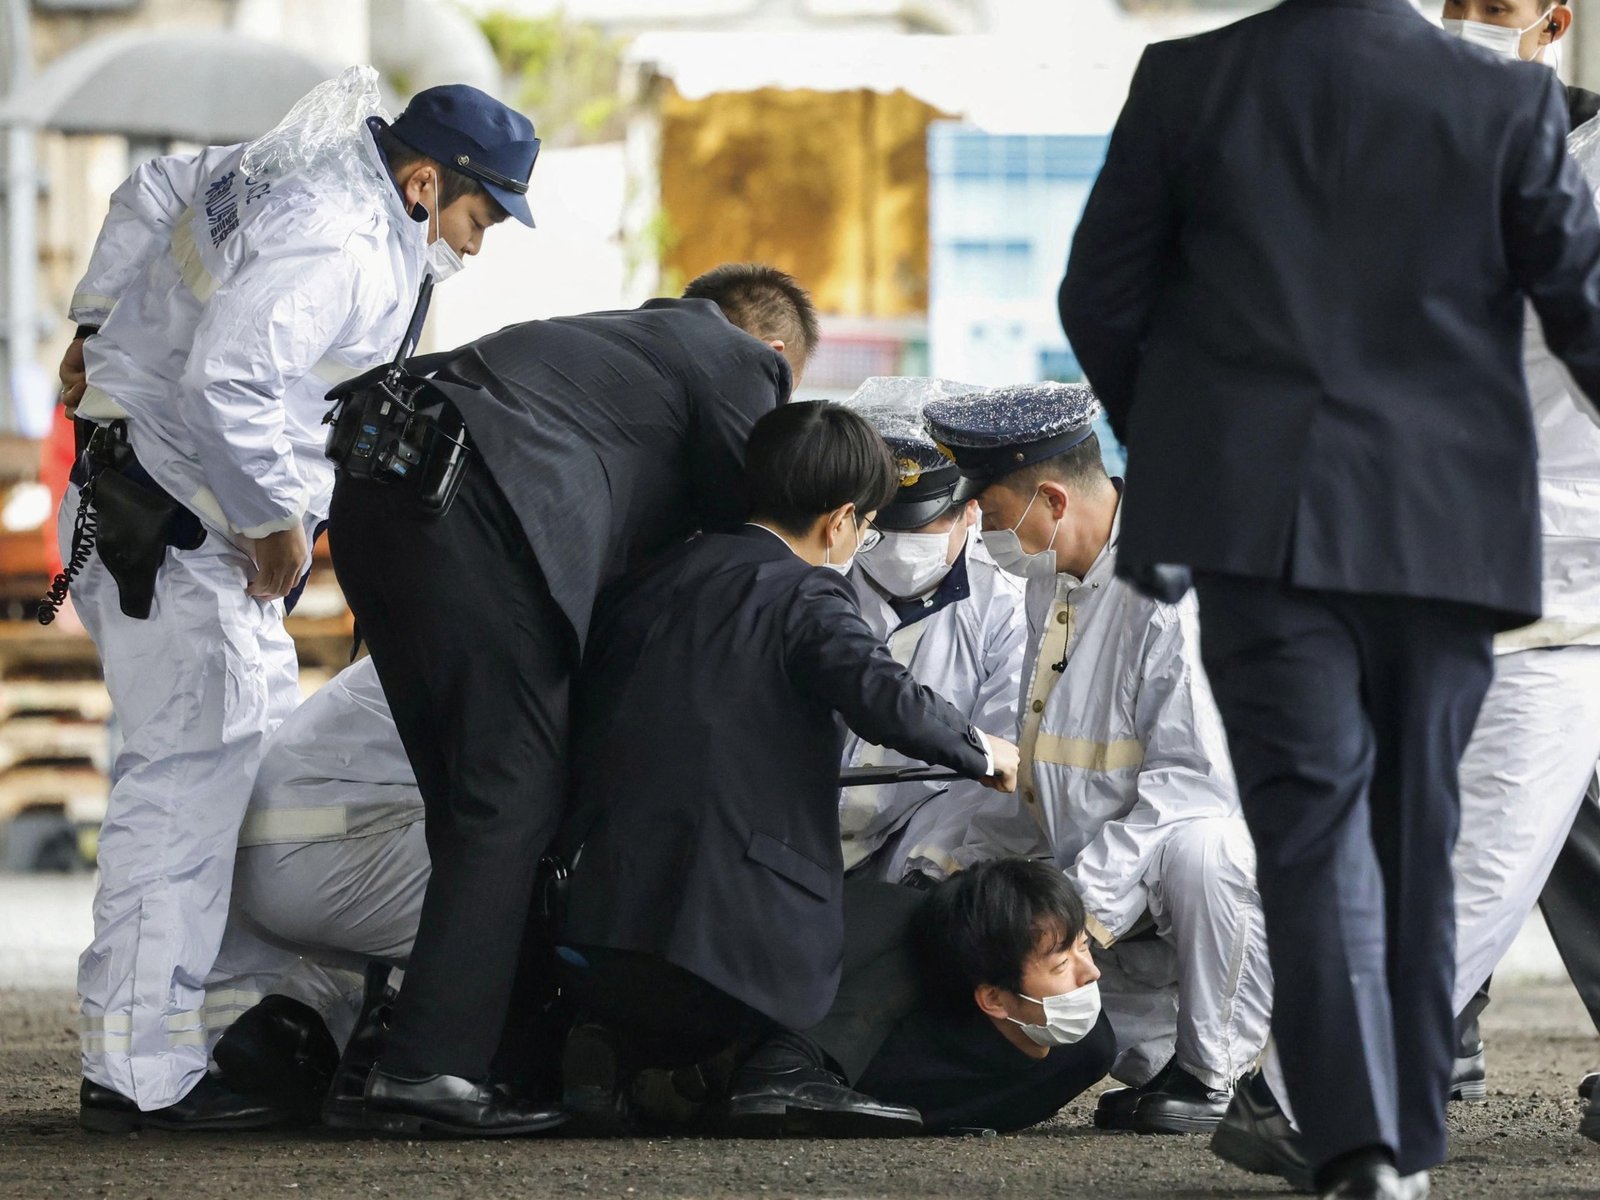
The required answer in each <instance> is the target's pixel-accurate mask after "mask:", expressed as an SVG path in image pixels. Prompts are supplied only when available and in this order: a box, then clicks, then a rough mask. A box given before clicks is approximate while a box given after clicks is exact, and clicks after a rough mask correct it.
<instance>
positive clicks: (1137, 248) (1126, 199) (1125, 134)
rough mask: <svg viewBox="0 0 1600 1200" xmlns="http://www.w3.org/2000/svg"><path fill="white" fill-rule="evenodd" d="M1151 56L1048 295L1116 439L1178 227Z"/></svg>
mask: <svg viewBox="0 0 1600 1200" xmlns="http://www.w3.org/2000/svg"><path fill="white" fill-rule="evenodd" d="M1158 51H1159V48H1158V47H1155V46H1152V47H1150V48H1149V49H1148V50H1146V51H1145V53H1144V56H1143V57H1142V58H1141V59H1140V60H1139V68H1138V70H1137V71H1135V72H1134V76H1133V83H1132V85H1131V86H1130V87H1129V89H1128V101H1127V103H1126V104H1125V105H1124V106H1123V109H1122V115H1121V116H1119V117H1118V118H1117V125H1116V128H1115V129H1114V130H1113V131H1112V134H1111V144H1110V145H1109V147H1107V150H1106V161H1105V165H1104V166H1103V167H1102V168H1101V169H1100V175H1099V178H1098V179H1096V180H1095V185H1094V189H1093V191H1091V192H1090V193H1089V200H1088V203H1087V204H1086V205H1085V207H1084V210H1083V217H1082V219H1081V220H1080V221H1079V223H1078V230H1077V233H1076V234H1074V235H1073V239H1072V253H1071V255H1070V256H1069V258H1068V260H1067V274H1066V277H1065V278H1064V279H1063V280H1062V281H1061V291H1060V295H1059V297H1058V299H1059V303H1060V310H1061V328H1062V329H1063V330H1064V331H1065V332H1066V335H1067V341H1068V342H1070V343H1071V344H1072V349H1073V353H1075V354H1076V355H1077V356H1078V361H1079V363H1081V364H1082V366H1083V371H1084V374H1085V375H1087V376H1088V378H1089V382H1090V383H1091V384H1093V385H1094V390H1095V394H1096V395H1098V396H1099V397H1100V401H1101V403H1102V404H1104V405H1105V407H1106V415H1107V416H1108V417H1110V419H1111V426H1112V429H1113V430H1114V431H1115V432H1116V434H1117V436H1118V437H1126V436H1127V421H1128V410H1129V409H1130V408H1131V407H1132V405H1133V386H1134V379H1135V376H1136V375H1137V374H1138V366H1139V345H1140V343H1141V342H1142V341H1143V340H1144V335H1145V330H1146V328H1147V327H1148V326H1149V323H1150V314H1151V311H1152V309H1153V308H1154V306H1155V302H1156V298H1157V293H1158V290H1159V288H1160V283H1161V279H1162V275H1163V273H1164V270H1165V266H1166V259H1167V256H1168V254H1169V252H1170V250H1171V247H1172V244H1173V241H1174V238H1175V236H1176V234H1177V229H1178V220H1179V217H1178V208H1177V205H1176V204H1175V203H1174V200H1173V196H1172V194H1171V190H1170V182H1169V180H1168V178H1167V173H1166V167H1165V164H1164V162H1163V157H1162V156H1163V146H1162V131H1161V126H1160V121H1159V117H1158V115H1157V112H1156V103H1155V98H1156V94H1157V92H1156V82H1157V80H1158V79H1159V77H1160V74H1161V70H1162V68H1160V67H1159V66H1155V65H1153V60H1154V59H1156V58H1157V57H1158Z"/></svg>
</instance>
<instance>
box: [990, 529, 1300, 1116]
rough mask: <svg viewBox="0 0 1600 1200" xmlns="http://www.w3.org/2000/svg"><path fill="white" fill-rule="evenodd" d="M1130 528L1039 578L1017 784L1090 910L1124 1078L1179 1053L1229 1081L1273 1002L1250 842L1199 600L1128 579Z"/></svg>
mask: <svg viewBox="0 0 1600 1200" xmlns="http://www.w3.org/2000/svg"><path fill="white" fill-rule="evenodd" d="M1119 531H1120V513H1119V517H1118V519H1117V521H1116V522H1114V524H1113V527H1112V532H1111V538H1110V540H1109V541H1108V543H1107V545H1106V547H1105V549H1104V550H1102V551H1101V552H1100V556H1099V557H1098V558H1097V559H1096V560H1095V563H1094V565H1093V566H1092V567H1091V568H1090V570H1089V573H1088V574H1087V575H1086V576H1085V577H1084V578H1083V579H1081V580H1080V579H1076V578H1074V577H1073V576H1071V575H1069V574H1067V573H1066V572H1059V573H1057V574H1056V575H1054V576H1053V577H1044V578H1035V579H1030V580H1029V581H1028V588H1027V602H1028V623H1029V633H1030V653H1029V660H1028V661H1029V668H1028V671H1027V674H1026V675H1025V676H1024V688H1025V691H1024V693H1023V711H1022V740H1021V743H1020V744H1021V749H1022V772H1021V777H1020V787H1019V793H1020V794H1021V796H1022V798H1023V803H1024V805H1025V806H1026V808H1027V810H1028V811H1029V812H1030V813H1033V814H1035V815H1036V817H1037V819H1038V820H1039V821H1040V822H1041V824H1042V825H1043V827H1044V830H1045V833H1046V836H1047V838H1048V840H1049V843H1050V846H1051V848H1052V850H1053V852H1054V855H1055V860H1056V862H1057V863H1058V864H1059V865H1060V866H1061V868H1062V869H1063V870H1064V871H1065V872H1066V875H1067V878H1068V879H1070V880H1071V881H1072V882H1073V884H1074V885H1075V886H1076V887H1077V889H1078V892H1079V894H1080V895H1082V897H1083V901H1084V906H1085V907H1086V908H1087V909H1088V912H1089V929H1090V933H1091V935H1092V936H1093V938H1094V940H1095V943H1096V954H1095V961H1096V963H1097V964H1098V965H1099V966H1100V969H1101V972H1102V977H1101V980H1100V994H1101V997H1102V1001H1103V1003H1104V1006H1105V1011H1106V1012H1107V1014H1108V1015H1109V1016H1110V1018H1111V1023H1112V1027H1113V1028H1114V1029H1115V1030H1116V1032H1117V1050H1118V1054H1117V1063H1116V1066H1115V1067H1114V1068H1113V1071H1112V1074H1113V1075H1115V1076H1116V1078H1118V1079H1120V1080H1122V1081H1123V1082H1124V1083H1127V1084H1130V1085H1133V1086H1141V1085H1143V1084H1145V1083H1147V1082H1148V1081H1149V1080H1150V1079H1151V1078H1152V1077H1153V1076H1154V1075H1155V1074H1156V1072H1158V1071H1159V1070H1160V1069H1161V1068H1162V1067H1164V1066H1165V1065H1166V1063H1167V1062H1168V1060H1169V1059H1171V1058H1174V1057H1176V1060H1177V1064H1178V1066H1179V1067H1181V1068H1182V1069H1184V1070H1185V1071H1187V1072H1189V1073H1190V1074H1191V1075H1193V1076H1194V1077H1195V1078H1197V1079H1199V1080H1200V1081H1201V1082H1203V1083H1205V1084H1206V1085H1207V1086H1208V1087H1211V1088H1216V1089H1231V1088H1232V1087H1233V1084H1234V1081H1235V1080H1236V1079H1238V1078H1239V1076H1240V1075H1242V1074H1244V1072H1245V1071H1246V1070H1248V1069H1249V1068H1250V1066H1251V1065H1252V1064H1253V1063H1254V1061H1255V1059H1256V1057H1257V1056H1258V1055H1259V1054H1260V1052H1261V1050H1262V1047H1263V1046H1264V1045H1265V1043H1266V1040H1267V1032H1268V1020H1269V1016H1270V1012H1271V1003H1272V982H1271V968H1270V967H1269V966H1268V963H1267V953H1266V934H1265V929H1264V926H1263V922H1262V916H1261V902H1260V898H1259V896H1258V895H1257V892H1256V885H1255V847H1254V844H1253V843H1252V842H1251V840H1250V834H1249V831H1248V829H1247V828H1246V827H1245V823H1244V818H1243V817H1242V816H1241V815H1240V809H1239V797H1238V790H1237V787H1236V785H1235V783H1234V777H1233V767H1232V763H1231V761H1230V759H1229V757H1228V747H1227V741H1226V738H1225V735H1224V733H1223V727H1222V719H1221V717H1220V716H1219V715H1218V713H1217V709H1216V703H1215V701H1214V700H1213V699H1212V697H1211V689H1210V686H1209V684H1208V683H1207V682H1206V678H1205V673H1204V671H1203V670H1202V668H1201V666H1200V648H1199V641H1198V625H1199V620H1198V607H1197V604H1196V602H1195V600H1194V597H1193V596H1192V595H1191V596H1190V597H1188V598H1186V599H1185V600H1184V601H1183V602H1181V603H1179V604H1176V605H1167V604H1158V603H1157V602H1155V601H1153V600H1149V599H1146V598H1145V597H1143V596H1141V595H1139V594H1138V593H1137V592H1135V591H1134V590H1133V589H1132V588H1131V587H1129V586H1128V585H1127V584H1125V583H1123V582H1122V581H1121V580H1119V579H1117V578H1116V575H1115V561H1116V543H1117V537H1118V533H1119ZM1152 931H1153V936H1152Z"/></svg>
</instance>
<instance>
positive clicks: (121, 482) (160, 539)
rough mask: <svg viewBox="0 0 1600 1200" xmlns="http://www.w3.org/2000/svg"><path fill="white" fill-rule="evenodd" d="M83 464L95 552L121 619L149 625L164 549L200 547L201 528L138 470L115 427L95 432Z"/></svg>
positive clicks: (203, 533) (203, 536) (203, 535)
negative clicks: (110, 581)
mask: <svg viewBox="0 0 1600 1200" xmlns="http://www.w3.org/2000/svg"><path fill="white" fill-rule="evenodd" d="M86 458H87V460H88V470H89V472H90V474H89V480H88V482H87V483H86V484H84V485H83V486H84V490H85V492H86V493H87V494H88V499H89V501H90V503H92V504H93V505H94V510H95V515H96V543H95V549H96V551H97V552H98V553H99V555H100V561H101V562H102V563H104V564H105V568H106V572H107V573H108V574H109V575H110V576H111V578H112V579H113V580H115V581H116V584H117V599H118V602H119V604H120V605H121V608H122V612H123V615H124V616H128V617H132V618H133V619H134V620H137V621H144V620H148V619H149V617H150V606H151V604H152V603H153V602H154V600H155V592H156V576H157V575H158V574H159V573H160V571H161V564H162V563H163V562H164V561H165V560H166V556H167V547H169V546H171V547H174V548H175V549H179V550H193V549H195V548H196V547H198V546H199V545H200V544H201V543H202V542H204V541H205V539H206V531H205V528H204V526H202V525H201V524H200V520H199V518H197V517H196V516H195V515H194V514H193V513H191V512H190V511H189V510H188V509H186V508H184V507H183V506H182V505H181V504H179V503H178V502H177V501H176V500H174V499H173V498H172V497H171V496H169V495H168V494H167V493H166V492H165V491H164V490H163V489H162V488H161V486H160V485H159V484H157V483H156V481H155V480H154V479H152V478H151V477H150V475H149V473H148V472H146V471H145V469H144V468H143V467H141V466H140V465H139V460H138V459H136V458H135V457H134V455H133V448H132V447H131V446H129V445H128V442H127V434H126V430H125V429H123V428H122V427H120V426H119V425H112V426H107V427H106V428H103V429H100V430H97V431H96V432H95V434H94V436H93V437H92V438H91V439H90V442H89V449H88V452H87V455H86Z"/></svg>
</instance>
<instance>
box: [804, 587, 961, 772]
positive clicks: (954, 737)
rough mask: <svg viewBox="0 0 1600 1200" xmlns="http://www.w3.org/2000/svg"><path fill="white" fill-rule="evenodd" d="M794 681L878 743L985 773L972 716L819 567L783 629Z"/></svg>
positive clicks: (946, 765) (954, 766)
mask: <svg viewBox="0 0 1600 1200" xmlns="http://www.w3.org/2000/svg"><path fill="white" fill-rule="evenodd" d="M784 651H785V660H786V667H787V669H788V671H789V676H790V678H791V679H793V680H794V681H795V684H796V685H797V686H798V687H799V688H800V689H801V690H802V691H803V692H805V693H807V694H809V695H812V696H815V697H816V698H817V699H818V700H820V701H821V702H822V703H824V704H826V705H828V706H829V707H831V708H833V709H834V710H835V711H836V712H838V714H839V715H840V716H842V717H843V718H844V720H845V724H847V725H849V726H850V728H851V729H853V730H855V732H856V733H857V734H859V735H860V736H861V737H863V738H865V739H866V740H867V741H869V742H871V743H872V744H873V745H877V746H887V747H889V748H890V749H892V750H898V751H899V752H900V753H902V754H905V755H907V756H909V757H911V758H916V759H921V760H922V761H923V762H930V763H937V764H938V765H939V766H944V767H950V768H952V769H953V770H957V771H960V772H961V773H962V774H963V775H966V776H968V777H970V778H972V779H978V778H981V777H982V776H983V773H984V767H985V766H986V765H987V759H986V756H985V755H984V752H983V741H982V739H981V738H980V737H979V736H978V733H977V731H976V730H975V729H974V728H973V727H972V725H971V724H969V723H968V721H967V719H966V717H964V716H963V715H962V714H961V712H960V711H959V710H958V709H957V708H956V707H955V706H954V705H952V704H951V703H949V702H948V701H947V700H945V698H944V697H943V696H940V695H939V694H938V693H937V692H935V691H933V690H932V689H930V688H925V687H923V686H922V685H921V684H919V683H918V682H917V681H916V680H915V679H914V678H912V675H911V672H910V671H908V670H906V669H905V668H904V667H902V666H901V665H900V664H899V663H897V662H896V661H895V660H894V657H893V655H891V654H890V653H889V650H888V647H886V646H885V645H884V644H883V642H882V641H880V640H879V638H878V636H877V635H876V634H875V633H873V632H872V627H871V626H870V625H868V624H867V622H866V620H865V619H864V618H863V617H862V616H861V612H860V610H859V609H858V608H857V607H856V601H855V597H854V596H853V595H852V594H851V592H850V588H849V585H848V584H847V583H846V582H845V580H844V577H843V576H841V575H835V574H834V573H832V572H829V571H825V570H822V569H820V568H819V569H818V570H815V571H810V572H808V573H807V574H806V576H805V577H804V578H803V579H802V580H801V582H800V584H799V586H798V587H797V588H796V589H795V598H794V601H793V603H792V605H791V607H790V609H789V614H788V620H787V623H786V627H785V629H784Z"/></svg>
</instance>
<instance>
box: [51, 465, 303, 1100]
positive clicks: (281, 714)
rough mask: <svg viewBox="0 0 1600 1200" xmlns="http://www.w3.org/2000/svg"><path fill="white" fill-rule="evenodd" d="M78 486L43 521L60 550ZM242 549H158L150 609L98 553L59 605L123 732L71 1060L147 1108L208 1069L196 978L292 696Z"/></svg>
mask: <svg viewBox="0 0 1600 1200" xmlns="http://www.w3.org/2000/svg"><path fill="white" fill-rule="evenodd" d="M77 509H78V492H77V489H76V488H69V489H68V490H67V495H66V498H65V500H64V501H63V502H62V507H61V512H60V515H59V518H58V524H57V532H58V536H59V537H60V539H61V551H62V555H63V557H65V556H67V555H69V554H70V553H71V543H72V526H73V520H74V518H75V516H76V514H77ZM249 567H250V563H249V560H248V559H247V558H246V557H245V555H244V554H242V553H241V552H240V551H238V550H236V549H235V548H234V547H232V546H231V545H229V544H228V543H227V542H225V541H224V540H223V539H222V538H221V537H219V536H218V535H217V534H216V533H214V532H213V533H211V534H210V535H209V536H208V537H207V538H206V541H205V543H204V544H203V545H202V546H201V547H200V548H199V549H197V550H183V551H179V550H168V551H167V555H166V561H165V563H164V564H163V565H162V568H161V573H160V575H159V576H158V578H157V581H156V589H155V602H154V604H153V606H152V608H151V612H150V617H149V619H148V620H143V621H139V620H134V619H133V618H131V617H127V616H124V615H123V613H122V611H121V608H120V605H119V601H118V595H117V587H116V583H115V582H114V581H113V580H112V578H111V576H110V574H109V573H108V572H107V571H106V569H105V566H104V565H103V564H102V563H101V561H100V558H99V556H98V554H95V555H93V556H91V558H90V560H89V564H88V566H87V567H86V568H85V569H84V571H83V573H82V574H81V575H79V576H78V578H77V580H76V581H75V582H74V584H73V589H72V595H73V606H74V608H75V609H76V610H77V612H78V615H79V616H80V617H81V618H82V619H83V623H84V627H85V628H86V629H88V631H89V635H90V636H91V637H92V638H93V639H94V642H95V645H96V647H97V648H98V649H99V651H100V661H101V665H102V667H103V669H104V673H105V681H106V688H107V690H109V692H110V693H111V703H112V707H113V708H114V710H115V712H116V715H117V724H118V726H119V728H120V730H121V733H122V738H123V742H122V747H121V750H120V751H119V752H118V754H117V757H116V762H115V766H114V776H115V780H116V782H115V783H114V784H113V786H112V789H111V796H110V800H109V802H108V804H107V809H106V819H105V824H104V825H103V826H102V828H101V830H100V845H99V864H100V879H99V885H98V887H97V889H96V892H95V901H94V941H93V943H92V944H91V945H90V946H89V948H88V949H87V950H85V951H84V953H83V956H82V958H81V959H80V960H79V963H78V994H79V997H80V999H81V1002H82V1018H81V1036H82V1050H83V1073H84V1075H85V1076H87V1077H88V1078H89V1079H91V1080H93V1081H94V1082H95V1083H98V1084H101V1085H102V1086H105V1087H109V1088H111V1089H113V1090H114V1091H117V1092H119V1093H121V1094H122V1095H124V1096H127V1097H129V1098H130V1099H132V1100H133V1101H135V1102H136V1103H137V1104H138V1105H139V1107H140V1108H142V1109H144V1110H145V1111H150V1110H153V1109H158V1108H164V1107H166V1106H167V1105H169V1104H172V1103H174V1102H175V1101H177V1100H179V1099H181V1098H182V1097H183V1096H184V1095H185V1094H186V1093H187V1092H188V1091H189V1089H190V1088H191V1087H193V1086H194V1084H195V1083H197V1082H199V1079H200V1077H201V1075H203V1074H204V1073H205V1070H206V1041H207V1037H206V1028H205V1022H204V1017H203V1012H202V1006H203V1003H204V990H203V987H204V983H205V980H206V977H207V975H208V974H209V973H210V971H211V968H212V965H213V962H214V961H215V959H216V957H217V950H218V947H219V945H220V943H221V940H222V932H223V927H224V924H225V923H226V921H227V915H228V898H229V893H230V889H231V885H232V878H233V859H234V847H235V844H236V842H237V840H238V836H239V824H240V822H241V821H242V819H243V817H244V811H245V806H246V804H247V803H248V802H249V799H250V789H251V786H252V784H253V782H254V780H255V773H256V766H257V763H258V762H259V761H260V757H261V749H262V742H263V741H264V740H265V738H266V735H267V734H268V733H269V732H270V731H271V730H272V729H274V728H276V726H277V725H278V724H279V723H280V722H281V721H282V720H283V719H284V718H285V717H286V716H287V715H288V714H289V712H290V711H291V710H292V709H293V708H294V706H295V705H296V704H298V703H299V700H300V690H299V686H298V683H297V677H298V673H299V672H298V666H297V664H296V660H295V651H294V642H293V641H292V640H291V639H290V637H289V635H288V633H287V632H285V630H284V627H283V604H282V602H281V601H273V602H271V603H263V602H261V601H258V600H252V599H251V598H250V597H249V596H247V595H246V594H245V586H246V579H247V575H246V572H247V571H248V569H249Z"/></svg>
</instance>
